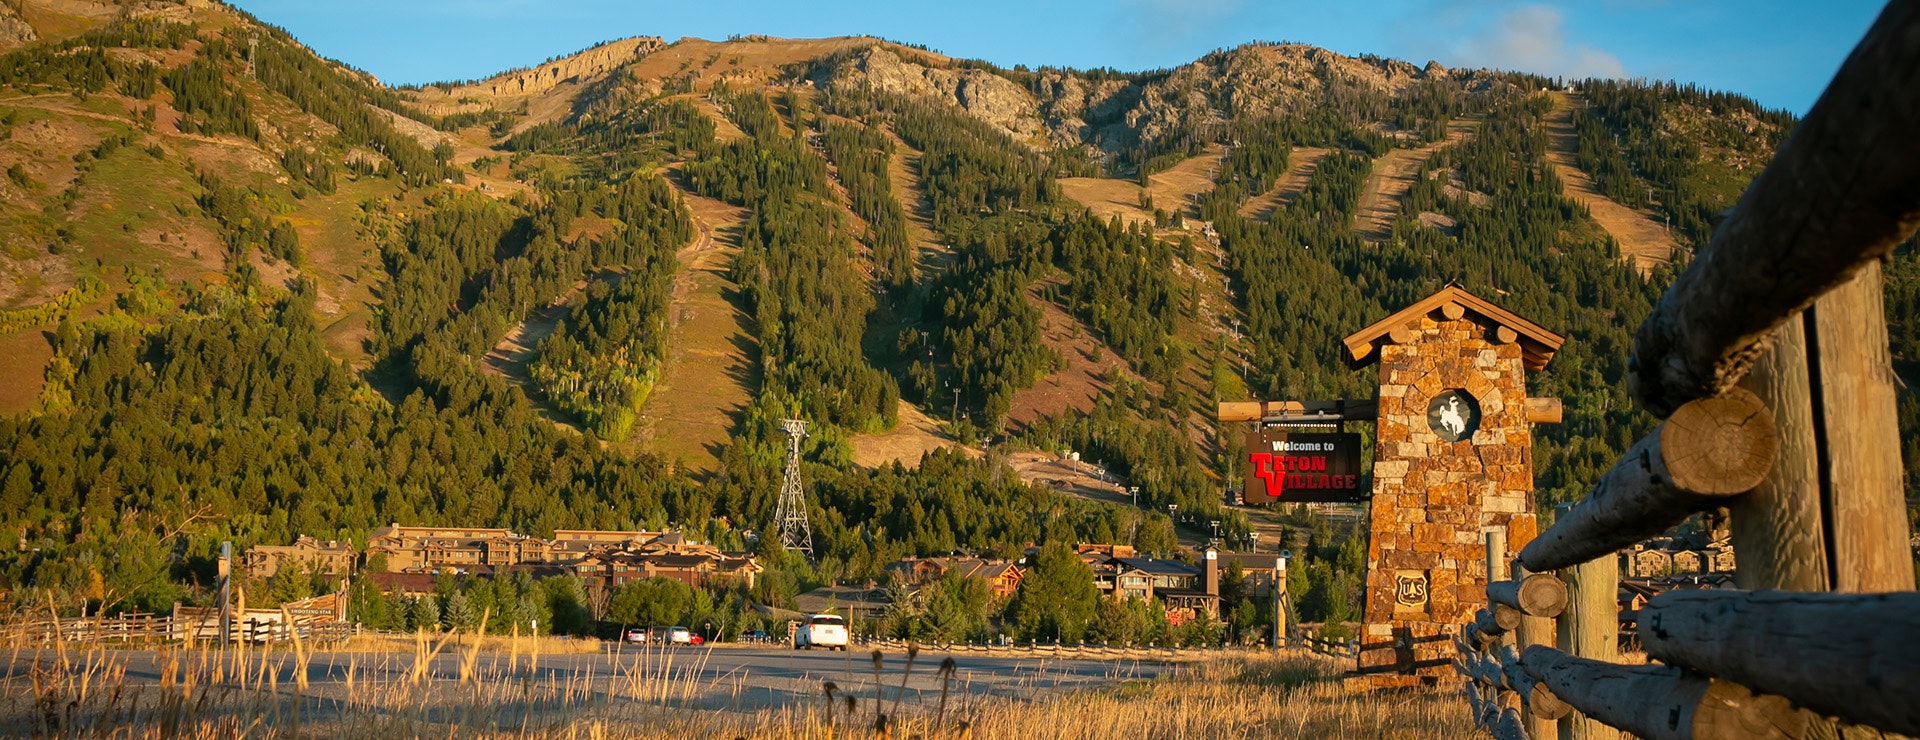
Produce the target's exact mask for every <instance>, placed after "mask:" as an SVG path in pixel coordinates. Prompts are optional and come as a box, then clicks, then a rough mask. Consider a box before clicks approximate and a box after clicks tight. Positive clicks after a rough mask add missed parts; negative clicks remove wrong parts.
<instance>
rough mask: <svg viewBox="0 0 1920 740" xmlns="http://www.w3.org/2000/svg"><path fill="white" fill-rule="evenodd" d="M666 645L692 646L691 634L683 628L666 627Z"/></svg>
mask: <svg viewBox="0 0 1920 740" xmlns="http://www.w3.org/2000/svg"><path fill="white" fill-rule="evenodd" d="M667 644H668V645H692V644H693V632H692V631H690V630H688V629H687V628H685V627H668V628H667Z"/></svg>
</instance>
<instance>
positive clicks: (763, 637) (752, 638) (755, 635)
mask: <svg viewBox="0 0 1920 740" xmlns="http://www.w3.org/2000/svg"><path fill="white" fill-rule="evenodd" d="M740 640H741V641H742V642H773V638H772V637H770V636H768V635H767V631H766V630H753V631H752V632H748V633H746V634H744V635H741V636H740Z"/></svg>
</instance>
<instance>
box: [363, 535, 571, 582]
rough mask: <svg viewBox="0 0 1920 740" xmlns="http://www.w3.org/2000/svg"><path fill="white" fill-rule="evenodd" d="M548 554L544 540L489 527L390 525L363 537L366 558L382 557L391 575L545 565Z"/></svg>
mask: <svg viewBox="0 0 1920 740" xmlns="http://www.w3.org/2000/svg"><path fill="white" fill-rule="evenodd" d="M549 551H550V545H549V544H548V542H547V541H546V540H543V539H540V538H538V537H528V536H526V535H522V534H514V533H513V532H510V531H508V530H505V529H497V528H489V527H402V526H400V525H399V524H392V525H388V526H385V527H381V528H379V529H376V530H373V534H372V535H370V536H368V537H367V557H369V558H372V557H373V556H375V555H380V556H384V557H385V558H386V570H388V571H393V572H417V571H433V570H438V569H441V568H448V567H451V568H469V567H473V566H476V565H493V566H498V565H515V564H520V563H545V562H547V561H548V557H549Z"/></svg>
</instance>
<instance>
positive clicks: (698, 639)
mask: <svg viewBox="0 0 1920 740" xmlns="http://www.w3.org/2000/svg"><path fill="white" fill-rule="evenodd" d="M693 644H695V645H705V644H707V638H705V637H701V636H699V635H694V636H693Z"/></svg>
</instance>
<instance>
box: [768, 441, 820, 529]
mask: <svg viewBox="0 0 1920 740" xmlns="http://www.w3.org/2000/svg"><path fill="white" fill-rule="evenodd" d="M780 428H781V429H783V430H785V431H786V433H787V474H786V476H785V478H783V479H782V480H781V481H780V507H779V509H778V510H777V511H776V512H775V513H774V515H773V518H774V523H775V526H776V527H778V528H779V530H780V546H781V547H783V548H786V549H788V550H799V551H802V552H805V553H806V554H807V557H808V558H809V559H811V558H812V557H813V525H812V523H810V522H808V521H807V493H806V490H805V489H803V488H801V487H800V440H801V439H802V438H804V437H806V436H807V423H806V422H804V421H801V420H799V419H786V420H783V421H781V422H780Z"/></svg>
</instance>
